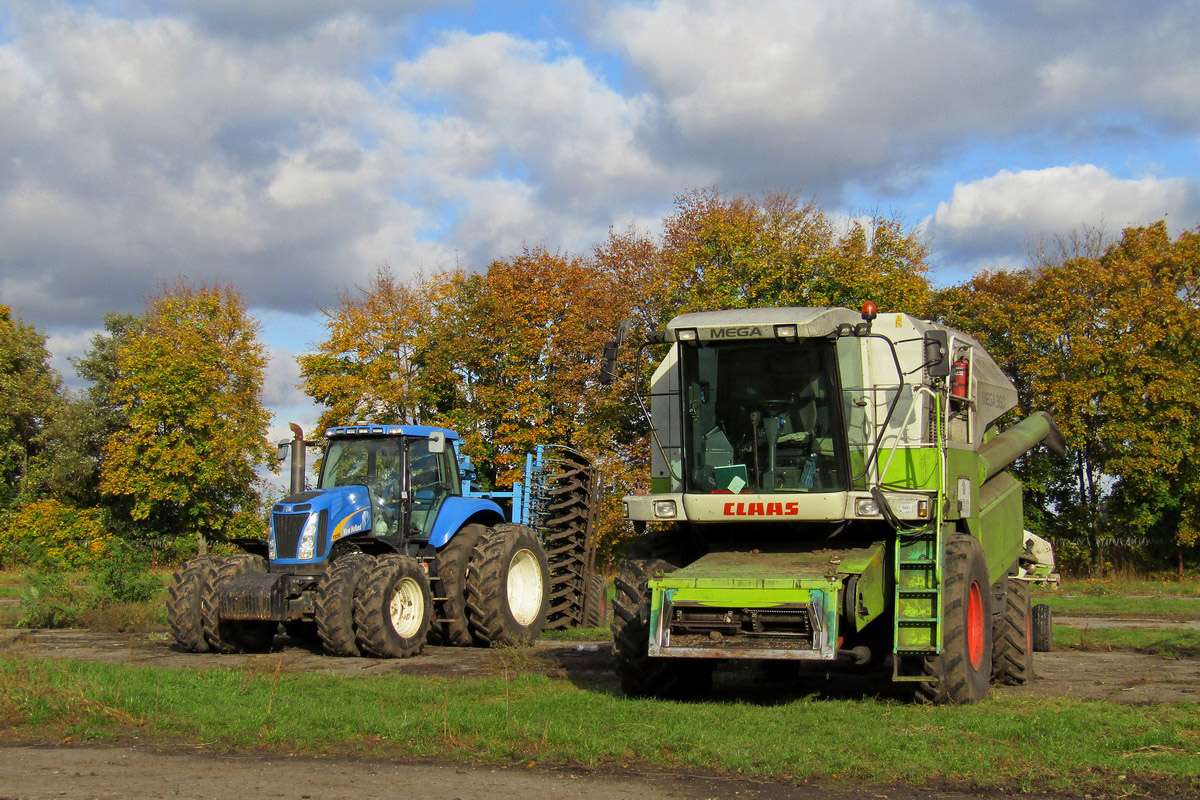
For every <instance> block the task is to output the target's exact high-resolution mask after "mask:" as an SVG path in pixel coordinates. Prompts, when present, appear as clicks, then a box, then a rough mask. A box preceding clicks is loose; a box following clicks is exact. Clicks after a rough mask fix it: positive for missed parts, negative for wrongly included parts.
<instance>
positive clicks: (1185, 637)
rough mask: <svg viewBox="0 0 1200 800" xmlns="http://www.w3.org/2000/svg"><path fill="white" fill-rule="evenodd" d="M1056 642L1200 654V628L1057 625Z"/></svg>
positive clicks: (1103, 648) (1065, 645)
mask: <svg viewBox="0 0 1200 800" xmlns="http://www.w3.org/2000/svg"><path fill="white" fill-rule="evenodd" d="M1054 646H1055V647H1057V648H1061V649H1065V650H1087V651H1093V652H1094V651H1100V652H1110V651H1113V650H1133V651H1135V652H1138V653H1149V654H1150V655H1156V656H1164V657H1166V658H1200V631H1196V630H1191V629H1189V628H1167V627H1163V628H1079V627H1068V626H1066V625H1055V626H1054Z"/></svg>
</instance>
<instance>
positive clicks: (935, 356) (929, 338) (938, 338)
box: [925, 331, 950, 378]
mask: <svg viewBox="0 0 1200 800" xmlns="http://www.w3.org/2000/svg"><path fill="white" fill-rule="evenodd" d="M949 352H950V340H949V338H948V337H947V334H946V332H945V331H929V332H928V333H926V334H925V374H927V375H928V376H929V377H931V378H948V377H950V359H949V357H948V354H949Z"/></svg>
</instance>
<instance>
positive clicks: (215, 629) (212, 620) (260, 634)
mask: <svg viewBox="0 0 1200 800" xmlns="http://www.w3.org/2000/svg"><path fill="white" fill-rule="evenodd" d="M266 571H267V560H266V559H265V558H263V557H262V556H256V555H251V554H250V553H240V554H238V555H235V556H225V557H224V558H217V559H215V569H214V572H213V577H212V591H210V592H207V593H205V594H204V595H203V597H202V600H201V606H202V608H203V623H204V638H205V639H206V640H207V641H208V649H209V650H211V651H212V652H214V653H258V652H261V651H263V650H266V649H268V648H270V646H271V642H273V641H274V640H275V634H276V633H278V632H279V623H278V622H271V621H268V620H256V619H244V620H243V619H222V618H221V613H220V597H221V585H222V584H223V583H225V582H226V581H228V580H230V579H232V578H236V577H237V576H239V575H244V574H246V573H247V572H266Z"/></svg>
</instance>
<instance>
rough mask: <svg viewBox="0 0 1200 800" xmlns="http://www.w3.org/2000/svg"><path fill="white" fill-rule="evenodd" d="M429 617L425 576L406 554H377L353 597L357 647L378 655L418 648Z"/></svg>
mask: <svg viewBox="0 0 1200 800" xmlns="http://www.w3.org/2000/svg"><path fill="white" fill-rule="evenodd" d="M432 618H433V593H432V592H431V591H430V590H429V576H428V575H426V574H425V570H423V569H422V568H421V565H420V564H419V563H417V560H416V559H415V558H412V557H410V556H381V557H380V558H379V559H378V560H376V562H375V565H374V566H373V567H372V568H371V571H370V572H368V573H367V575H366V577H365V578H364V579H363V583H362V588H361V589H360V590H359V592H358V594H357V595H356V596H355V598H354V626H355V629H356V631H357V636H358V646H359V648H360V649H361V650H362V651H363V652H364V653H367V654H369V655H373V656H377V657H379V658H408V657H410V656H415V655H416V654H417V653H419V652H421V648H422V647H424V646H425V638H426V637H427V636H428V635H429V625H430V622H431V620H432Z"/></svg>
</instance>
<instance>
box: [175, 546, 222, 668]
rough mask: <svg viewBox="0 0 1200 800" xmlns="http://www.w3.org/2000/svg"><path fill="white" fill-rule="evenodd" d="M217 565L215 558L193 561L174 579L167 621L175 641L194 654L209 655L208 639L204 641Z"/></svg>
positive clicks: (179, 570)
mask: <svg viewBox="0 0 1200 800" xmlns="http://www.w3.org/2000/svg"><path fill="white" fill-rule="evenodd" d="M216 563H217V559H216V558H215V557H214V556H199V557H197V558H193V559H189V560H188V561H187V563H185V564H184V565H183V566H182V567H180V568H179V569H178V570H177V571H176V572H175V575H174V577H173V578H172V580H171V588H170V593H169V596H168V597H167V622H169V623H170V625H171V635H172V636H174V637H175V642H176V643H177V644H178V645H179V646H180V647H182V648H183V649H184V650H190V651H191V652H193V653H207V652H208V640H207V639H205V638H204V597H205V595H206V594H211V593H212V590H213V574H214V572H215V571H216Z"/></svg>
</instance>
